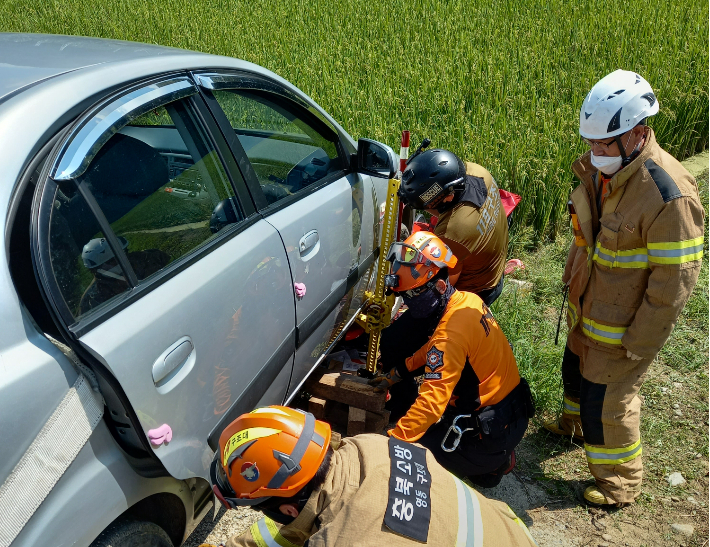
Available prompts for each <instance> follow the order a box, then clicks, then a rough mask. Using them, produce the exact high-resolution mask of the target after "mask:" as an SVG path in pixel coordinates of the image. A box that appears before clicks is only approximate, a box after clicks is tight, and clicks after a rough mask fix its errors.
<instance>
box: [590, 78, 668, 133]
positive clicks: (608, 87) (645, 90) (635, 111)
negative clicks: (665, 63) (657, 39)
mask: <svg viewBox="0 0 710 547" xmlns="http://www.w3.org/2000/svg"><path fill="white" fill-rule="evenodd" d="M657 112H658V100H657V99H656V95H654V93H653V89H651V86H650V85H649V83H648V82H647V81H646V80H644V79H643V78H642V77H641V76H639V75H638V74H636V73H635V72H630V71H628V70H616V71H614V72H612V73H611V74H607V75H606V76H604V77H603V78H602V79H601V80H599V81H598V82H597V84H596V85H595V86H594V87H593V88H592V90H591V91H590V92H589V93H588V94H587V96H586V97H585V99H584V102H583V103H582V108H581V109H580V111H579V134H580V135H582V137H585V138H587V139H594V140H597V139H608V138H609V137H616V136H617V135H621V134H623V133H626V132H627V131H629V130H630V129H632V128H634V127H635V126H637V125H638V124H639V123H640V122H641V121H643V120H644V119H646V118H647V117H648V116H653V115H654V114H656V113H657Z"/></svg>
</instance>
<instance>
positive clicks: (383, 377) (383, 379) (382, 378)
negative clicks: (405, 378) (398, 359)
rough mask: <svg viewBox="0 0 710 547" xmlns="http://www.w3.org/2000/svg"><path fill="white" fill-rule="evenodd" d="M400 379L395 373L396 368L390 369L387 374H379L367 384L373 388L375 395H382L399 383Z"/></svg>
mask: <svg viewBox="0 0 710 547" xmlns="http://www.w3.org/2000/svg"><path fill="white" fill-rule="evenodd" d="M401 381H402V377H401V376H400V375H399V373H398V372H397V368H396V367H395V368H392V370H390V371H389V372H388V373H387V374H385V373H384V372H380V373H379V374H378V375H377V376H375V377H374V378H373V379H372V380H368V381H367V383H368V384H370V385H371V386H375V389H374V391H375V393H382V392H384V391H387V390H388V389H389V388H391V387H392V386H393V385H394V384H396V383H397V382H401Z"/></svg>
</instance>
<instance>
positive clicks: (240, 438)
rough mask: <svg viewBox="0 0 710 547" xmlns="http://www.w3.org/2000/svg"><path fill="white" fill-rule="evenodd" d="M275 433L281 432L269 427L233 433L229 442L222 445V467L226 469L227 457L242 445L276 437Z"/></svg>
mask: <svg viewBox="0 0 710 547" xmlns="http://www.w3.org/2000/svg"><path fill="white" fill-rule="evenodd" d="M277 433H281V431H280V430H278V429H273V428H271V427H250V428H249V429H244V430H242V431H240V432H238V433H235V434H234V435H232V436H231V437H230V438H229V440H228V441H227V442H226V443H225V445H224V454H223V455H222V465H223V466H224V467H227V461H228V460H229V456H231V455H232V452H234V451H235V450H236V449H237V448H239V447H240V446H242V445H243V444H244V443H247V442H249V441H253V440H255V439H261V438H263V437H270V436H271V435H276V434H277Z"/></svg>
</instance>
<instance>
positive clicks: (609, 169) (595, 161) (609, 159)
mask: <svg viewBox="0 0 710 547" xmlns="http://www.w3.org/2000/svg"><path fill="white" fill-rule="evenodd" d="M590 159H591V161H592V165H593V166H594V167H596V168H597V169H599V170H600V171H601V172H602V173H604V174H605V175H613V174H614V173H616V172H617V171H618V170H619V169H621V162H622V159H621V156H595V155H594V152H592V156H591V158H590Z"/></svg>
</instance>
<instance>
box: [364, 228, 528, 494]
mask: <svg viewBox="0 0 710 547" xmlns="http://www.w3.org/2000/svg"><path fill="white" fill-rule="evenodd" d="M388 260H390V261H391V262H392V270H391V272H392V273H391V274H389V275H388V276H387V278H386V279H387V281H386V283H387V285H388V286H389V287H390V288H391V289H392V290H393V291H395V292H396V293H397V294H399V295H401V296H402V298H403V299H404V303H405V304H406V305H407V307H408V308H409V311H408V312H407V313H411V314H412V316H413V317H415V318H418V320H419V321H429V322H431V324H432V325H435V327H434V328H433V332H432V334H431V335H430V336H429V338H428V339H426V340H418V341H415V343H417V345H419V344H422V345H421V347H420V348H419V349H417V350H416V351H415V348H417V345H413V346H412V351H411V352H410V353H411V355H410V356H409V357H408V358H406V359H402V360H401V362H396V363H391V362H390V363H387V362H385V363H383V367H384V368H383V373H382V374H380V375H379V376H377V377H375V378H374V379H372V380H370V383H371V384H372V385H375V386H377V389H382V390H384V389H389V388H390V387H391V386H392V385H394V384H395V383H397V382H398V381H400V380H402V379H411V378H412V377H413V376H417V375H420V374H422V373H423V374H424V382H423V384H422V385H421V388H420V389H419V393H418V395H417V396H416V399H415V400H414V401H411V403H413V404H411V407H410V408H409V410H408V411H407V413H406V414H405V415H404V416H403V417H402V418H401V419H400V420H399V421H398V422H397V426H396V427H395V428H394V429H393V430H391V431H390V432H389V433H390V435H392V436H394V437H396V438H398V439H402V440H404V441H408V442H415V441H416V442H419V443H420V444H422V445H423V446H425V447H427V448H428V449H429V450H431V452H432V453H433V454H434V456H435V457H436V459H437V461H438V462H439V463H440V464H441V465H443V466H444V467H446V468H447V469H448V470H449V471H451V472H452V473H454V474H456V475H459V476H465V477H468V478H469V479H470V480H471V481H472V482H473V483H474V484H477V485H479V486H483V487H492V486H495V485H497V484H498V483H499V482H500V480H501V478H502V476H503V475H504V474H505V473H507V472H509V471H510V470H512V468H513V466H514V465H515V456H514V452H513V451H514V449H515V447H516V446H517V444H518V443H519V442H520V440H521V439H522V438H523V434H524V433H525V430H526V428H527V425H528V419H529V418H530V417H532V415H533V412H534V406H533V402H532V397H531V394H530V389H529V387H528V384H527V382H526V381H525V380H524V379H521V378H520V375H519V374H518V367H517V364H516V362H515V357H514V356H513V351H512V350H511V347H510V344H509V343H508V340H507V339H506V337H505V335H504V334H503V331H502V330H501V328H500V326H499V325H498V323H497V322H496V320H495V319H494V318H493V315H492V314H491V311H490V310H489V309H488V307H487V306H486V305H485V304H484V303H483V301H482V300H481V298H480V297H479V296H477V295H476V294H474V293H469V292H461V291H457V290H456V289H454V288H453V287H452V286H451V284H450V283H449V280H448V270H449V268H453V267H455V265H456V257H455V256H454V255H453V253H452V252H451V250H450V249H449V247H448V246H447V245H446V244H445V243H444V242H443V241H442V240H441V239H439V238H438V237H437V236H435V235H434V234H432V233H430V232H417V233H415V234H413V235H411V236H410V237H409V238H408V239H407V240H406V241H405V242H404V243H394V244H393V245H392V247H391V248H390V251H389V254H388ZM400 343H402V344H407V343H410V344H411V341H409V340H400ZM384 371H387V372H386V373H384ZM405 406H406V405H405ZM440 418H441V420H440Z"/></svg>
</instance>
